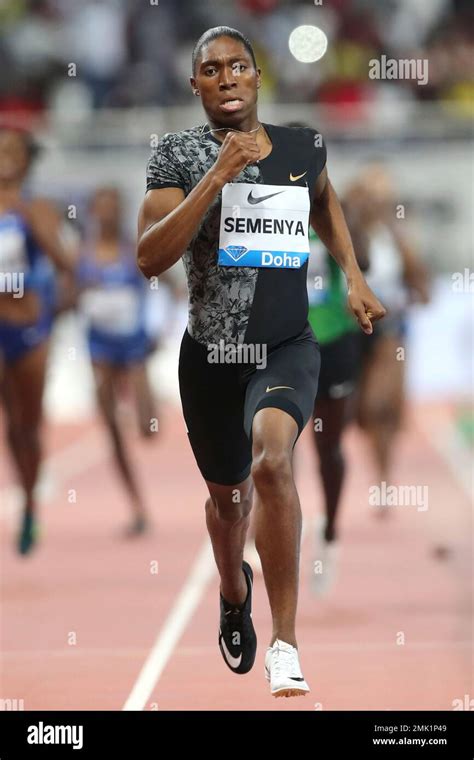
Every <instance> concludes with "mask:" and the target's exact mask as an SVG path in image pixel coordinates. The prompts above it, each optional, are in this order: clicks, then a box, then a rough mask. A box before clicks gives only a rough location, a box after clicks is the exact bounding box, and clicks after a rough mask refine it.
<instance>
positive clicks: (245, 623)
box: [219, 562, 257, 673]
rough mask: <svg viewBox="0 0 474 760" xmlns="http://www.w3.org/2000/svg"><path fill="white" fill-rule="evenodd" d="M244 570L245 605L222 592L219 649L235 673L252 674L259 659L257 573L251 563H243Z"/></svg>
mask: <svg viewBox="0 0 474 760" xmlns="http://www.w3.org/2000/svg"><path fill="white" fill-rule="evenodd" d="M242 569H243V571H244V573H245V578H246V580H247V589H248V592H247V598H246V600H245V602H244V604H241V605H239V606H237V607H236V606H233V605H232V604H229V603H228V602H226V600H225V599H224V597H223V596H222V594H220V602H221V626H220V630H219V649H220V650H221V652H222V656H223V658H224V661H225V664H226V665H227V666H228V667H229V668H230V669H231V670H232V672H233V673H248V672H249V670H250V669H251V668H252V665H253V664H254V662H255V655H256V653H257V636H256V634H255V629H254V627H253V623H252V584H253V573H252V568H251V567H250V565H249V564H248V562H243V563H242Z"/></svg>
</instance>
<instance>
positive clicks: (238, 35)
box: [192, 26, 257, 75]
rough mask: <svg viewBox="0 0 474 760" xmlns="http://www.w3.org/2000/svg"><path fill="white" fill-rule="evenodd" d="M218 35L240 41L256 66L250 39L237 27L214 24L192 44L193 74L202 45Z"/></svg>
mask: <svg viewBox="0 0 474 760" xmlns="http://www.w3.org/2000/svg"><path fill="white" fill-rule="evenodd" d="M219 37H232V39H233V40H237V41H238V42H241V43H242V45H243V46H244V47H245V49H246V50H247V53H248V54H249V56H250V57H251V59H252V63H253V65H254V67H255V68H257V61H256V60H255V53H254V52H253V47H252V45H251V43H250V40H249V39H248V38H247V37H246V36H245V34H242V32H239V31H238V29H232V27H231V26H214V27H212V29H208V30H207V32H204V34H202V35H201V36H200V37H199V39H198V41H197V42H196V44H195V45H194V48H193V59H192V66H193V75H194V74H195V73H196V61H197V59H198V57H199V55H200V53H201V50H202V48H203V47H204V45H207V44H209V42H213V40H217V39H219Z"/></svg>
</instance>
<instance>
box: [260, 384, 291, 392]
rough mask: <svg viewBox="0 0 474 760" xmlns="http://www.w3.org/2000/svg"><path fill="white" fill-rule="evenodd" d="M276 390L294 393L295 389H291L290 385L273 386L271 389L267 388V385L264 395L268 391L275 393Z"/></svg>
mask: <svg viewBox="0 0 474 760" xmlns="http://www.w3.org/2000/svg"><path fill="white" fill-rule="evenodd" d="M278 388H288V390H290V391H294V390H295V389H294V388H292V387H291V385H274V386H273V388H269V387H268V385H267V390H266V391H265V393H268V392H269V391H276V390H277V389H278Z"/></svg>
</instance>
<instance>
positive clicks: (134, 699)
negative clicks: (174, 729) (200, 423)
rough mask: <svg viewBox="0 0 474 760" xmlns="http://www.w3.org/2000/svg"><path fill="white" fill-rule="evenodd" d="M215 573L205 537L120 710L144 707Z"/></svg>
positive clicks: (303, 532)
mask: <svg viewBox="0 0 474 760" xmlns="http://www.w3.org/2000/svg"><path fill="white" fill-rule="evenodd" d="M306 530H307V522H306V521H303V526H302V537H301V542H303V539H304V537H305V534H306ZM216 572H217V568H216V565H215V561H214V554H213V552H212V545H211V542H210V540H209V539H208V538H206V540H205V541H204V544H203V545H202V547H201V549H200V551H199V554H198V556H197V558H196V560H195V562H194V565H193V567H192V568H191V571H190V573H189V575H188V578H187V580H186V582H185V584H184V586H183V588H182V590H181V593H180V595H179V597H178V598H177V600H176V602H175V604H174V606H173V608H172V610H171V612H170V613H169V615H168V618H167V619H166V622H165V624H164V625H163V627H162V629H161V631H160V633H159V634H158V636H157V638H156V640H155V643H154V644H153V646H152V649H151V651H150V654H149V656H148V658H147V660H146V662H145V664H144V665H143V667H142V669H141V671H140V673H139V675H138V678H137V680H136V681H135V684H134V685H133V688H132V691H131V692H130V695H129V697H128V699H127V701H126V702H125V704H124V706H123V708H122V709H123V710H143V709H144V707H145V705H146V703H147V700H148V699H149V698H150V695H151V693H152V692H153V689H154V688H155V687H156V685H157V683H158V681H159V680H160V678H161V674H162V673H163V671H164V669H165V667H166V665H167V663H168V661H169V660H170V658H171V656H172V654H173V651H174V649H175V648H176V646H177V644H178V642H179V640H180V638H181V636H182V635H183V633H184V631H185V630H186V627H187V625H188V623H189V621H190V620H191V618H192V616H193V615H194V612H195V611H196V609H197V608H198V606H199V604H200V603H201V599H202V597H203V596H204V593H205V591H206V588H207V585H208V584H209V582H210V580H211V579H212V578H213V576H214V575H215V574H216Z"/></svg>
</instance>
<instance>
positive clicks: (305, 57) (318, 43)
mask: <svg viewBox="0 0 474 760" xmlns="http://www.w3.org/2000/svg"><path fill="white" fill-rule="evenodd" d="M327 46H328V38H327V37H326V35H325V33H324V32H323V30H322V29H320V28H319V27H318V26H310V25H307V24H305V25H303V26H297V27H296V29H293V31H292V32H291V34H290V37H289V40H288V47H289V48H290V52H291V53H292V55H293V56H294V57H295V58H296V60H297V61H300V62H301V63H314V62H315V61H319V59H320V58H322V57H323V55H324V53H325V52H326V50H327Z"/></svg>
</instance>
